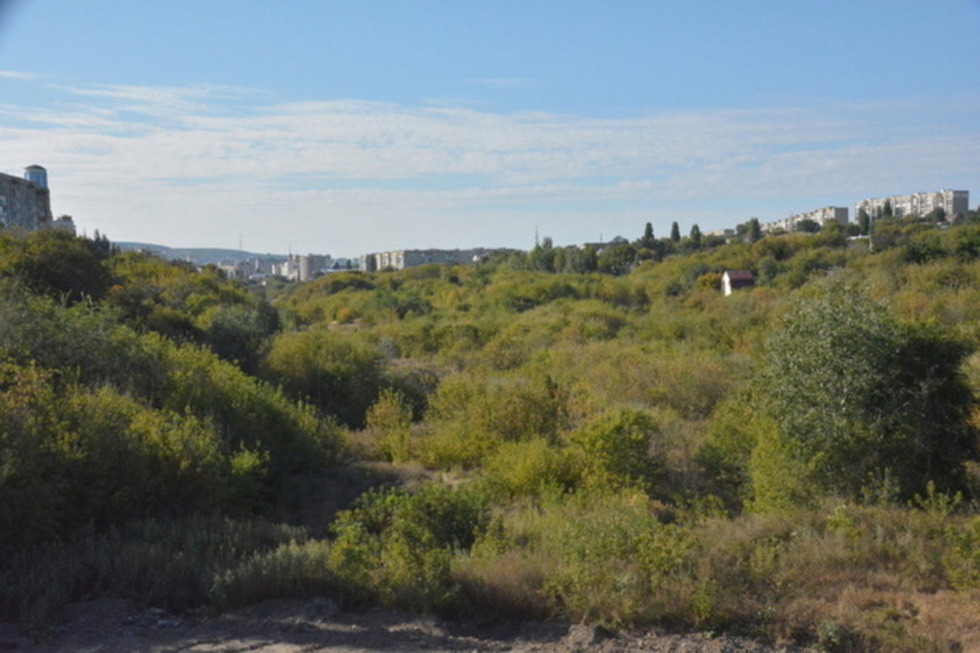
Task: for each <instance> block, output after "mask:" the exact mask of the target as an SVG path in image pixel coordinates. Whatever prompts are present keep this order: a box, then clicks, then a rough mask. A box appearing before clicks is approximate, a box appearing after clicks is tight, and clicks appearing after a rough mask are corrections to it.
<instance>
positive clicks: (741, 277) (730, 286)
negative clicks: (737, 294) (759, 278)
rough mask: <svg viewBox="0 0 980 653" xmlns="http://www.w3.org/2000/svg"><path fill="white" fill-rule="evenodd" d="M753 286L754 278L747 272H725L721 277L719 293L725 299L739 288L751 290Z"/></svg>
mask: <svg viewBox="0 0 980 653" xmlns="http://www.w3.org/2000/svg"><path fill="white" fill-rule="evenodd" d="M754 285H755V276H754V275H753V274H752V273H751V272H749V271H748V270H725V272H724V274H722V275H721V291H722V292H723V293H724V294H725V297H727V296H729V295H731V294H732V292H733V291H735V290H738V289H739V288H751V287H752V286H754Z"/></svg>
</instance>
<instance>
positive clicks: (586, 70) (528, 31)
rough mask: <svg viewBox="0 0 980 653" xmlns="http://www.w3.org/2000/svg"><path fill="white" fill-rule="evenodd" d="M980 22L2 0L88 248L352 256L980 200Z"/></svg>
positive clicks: (849, 5) (824, 13) (50, 155)
mask: <svg viewBox="0 0 980 653" xmlns="http://www.w3.org/2000/svg"><path fill="white" fill-rule="evenodd" d="M978 28H980V3H978V2H975V1H970V0H938V1H933V2H928V3H925V2H887V3H886V2H870V1H861V2H841V1H831V2H821V3H793V2H776V1H756V0H750V1H746V2H732V3H721V2H703V1H694V2H651V1H643V2H626V1H623V2H611V3H597V2H578V1H570V2H540V1H530V2H528V1H524V2H493V3H489V2H474V3H468V2H467V3H456V2H437V1H432V2H383V1H375V0H366V1H362V2H356V3H346V2H331V1H324V2H317V1H306V0H299V1H294V2H271V1H270V2H247V3H244V2H235V1H232V0H213V1H210V2H205V3H201V2H191V1H184V0H177V1H171V2H165V3H164V2H156V3H143V2H139V3H135V2H133V3H120V2H111V1H108V0H88V1H86V2H84V3H78V2H67V1H64V0H35V1H32V2H26V1H20V2H17V1H14V2H9V1H8V2H4V1H3V0H0V171H2V172H7V173H10V174H19V173H20V171H21V170H22V169H23V168H24V166H27V165H29V164H40V165H43V166H44V167H45V168H47V170H48V174H49V182H50V187H51V201H52V208H53V211H54V213H55V214H56V215H60V214H63V213H66V214H71V215H72V216H73V217H74V220H75V224H76V225H77V227H78V229H79V231H80V232H83V231H84V232H88V233H89V234H91V233H93V232H94V231H95V230H99V231H100V232H101V233H104V234H106V235H108V236H109V237H110V238H111V239H113V240H118V241H141V242H151V243H158V244H163V245H168V246H174V247H194V246H199V247H203V246H212V247H238V246H239V245H241V246H242V247H243V248H245V249H248V250H251V251H258V252H280V253H285V252H287V251H293V252H329V253H332V254H335V255H338V256H353V255H357V254H360V253H363V252H369V251H381V250H389V249H399V248H426V247H439V248H469V247H515V248H525V249H526V248H528V247H530V246H531V245H533V243H534V238H535V234H536V233H539V234H541V235H542V236H544V235H548V236H551V237H553V238H554V240H555V243H556V244H572V243H578V242H595V241H598V240H600V239H603V238H604V239H606V240H608V239H610V238H612V237H614V236H616V235H623V236H626V237H628V238H631V239H632V238H636V237H638V236H639V235H640V234H641V233H642V229H643V225H644V224H645V223H646V222H651V223H652V224H653V227H654V230H655V232H656V234H657V236H664V235H666V234H667V232H668V230H669V228H670V225H671V222H673V221H675V220H676V221H678V222H679V223H680V224H681V227H682V228H683V229H684V230H685V231H686V230H687V229H689V228H690V226H691V225H692V224H695V223H697V224H698V225H699V226H700V228H701V229H702V230H709V229H716V228H723V227H732V226H734V225H735V224H738V223H741V222H744V221H745V220H747V219H748V218H750V217H753V216H754V217H758V218H759V219H760V220H761V221H763V222H768V221H772V220H778V219H780V218H783V217H785V216H786V215H789V214H792V213H799V212H803V211H808V210H812V209H816V208H819V207H823V206H831V205H839V206H849V205H852V204H853V203H854V202H855V201H857V200H860V199H862V198H865V197H878V196H887V195H895V194H902V193H912V192H916V191H922V190H929V191H931V190H936V189H940V188H956V189H966V190H972V191H974V196H975V193H976V192H980V183H978V182H980V159H978V157H977V155H976V153H977V152H978V151H980V92H978V87H977V84H976V81H975V80H976V77H977V73H978V63H980V41H978V39H977V38H976V34H977V33H978Z"/></svg>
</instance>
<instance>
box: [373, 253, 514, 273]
mask: <svg viewBox="0 0 980 653" xmlns="http://www.w3.org/2000/svg"><path fill="white" fill-rule="evenodd" d="M505 251H508V250H500V249H484V248H477V249H401V250H396V251H393V252H377V253H374V254H364V255H363V256H361V269H362V270H364V271H365V272H376V271H378V270H404V269H405V268H414V267H417V266H419V265H425V264H426V263H443V264H449V265H464V264H467V263H476V262H478V261H480V260H481V259H484V258H486V257H487V256H489V255H491V254H494V253H498V252H505Z"/></svg>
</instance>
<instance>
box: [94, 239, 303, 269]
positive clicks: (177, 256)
mask: <svg viewBox="0 0 980 653" xmlns="http://www.w3.org/2000/svg"><path fill="white" fill-rule="evenodd" d="M113 245H115V246H116V247H118V248H119V249H121V250H123V251H125V252H128V251H134V250H144V251H147V252H150V253H152V254H155V255H157V256H159V257H160V258H163V259H167V260H170V261H190V262H191V263H194V264H197V265H207V264H208V263H214V264H218V263H224V262H229V263H230V262H235V261H243V260H246V259H277V260H283V261H284V260H286V255H285V254H269V253H265V254H257V253H254V252H246V251H243V250H240V249H225V248H221V247H167V246H166V245H155V244H153V243H132V242H115V241H113Z"/></svg>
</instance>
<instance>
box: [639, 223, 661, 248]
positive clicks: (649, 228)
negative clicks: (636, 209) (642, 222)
mask: <svg viewBox="0 0 980 653" xmlns="http://www.w3.org/2000/svg"><path fill="white" fill-rule="evenodd" d="M656 244H657V238H656V237H655V236H654V235H653V225H652V224H650V223H649V222H648V223H647V224H646V227H645V228H644V229H643V237H642V238H640V242H639V243H638V245H639V246H640V247H642V248H644V249H653V248H654V246H655V245H656Z"/></svg>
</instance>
